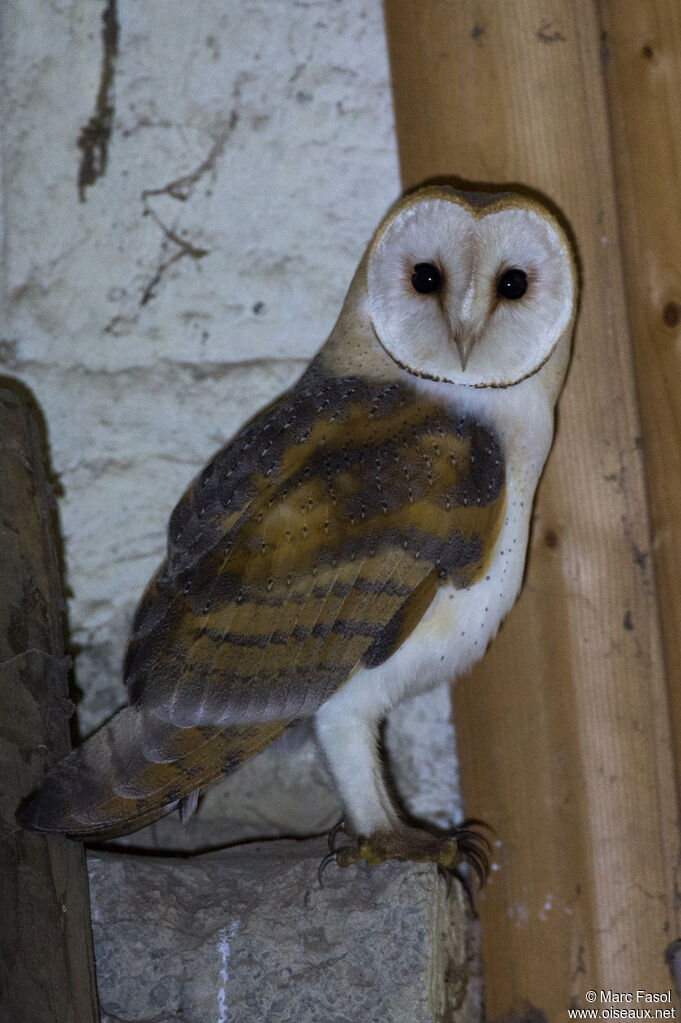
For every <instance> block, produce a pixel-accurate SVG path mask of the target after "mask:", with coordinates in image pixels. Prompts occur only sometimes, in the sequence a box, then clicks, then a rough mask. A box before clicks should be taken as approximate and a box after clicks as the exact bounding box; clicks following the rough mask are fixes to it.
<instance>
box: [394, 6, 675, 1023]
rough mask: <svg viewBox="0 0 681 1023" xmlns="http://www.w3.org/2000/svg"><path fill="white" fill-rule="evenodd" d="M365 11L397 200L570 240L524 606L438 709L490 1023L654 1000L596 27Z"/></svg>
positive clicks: (657, 669) (649, 635)
mask: <svg viewBox="0 0 681 1023" xmlns="http://www.w3.org/2000/svg"><path fill="white" fill-rule="evenodd" d="M640 6H641V7H642V6H643V0H641V4H640ZM664 6H666V5H664ZM628 10H629V7H627V11H628ZM385 13H386V23H387V31H388V47H389V54H390V60H391V69H392V76H393V87H394V98H395V115H396V125H397V135H398V146H399V153H400V162H401V168H402V175H403V183H404V185H405V187H407V186H411V185H414V184H417V183H419V182H422V181H424V180H425V179H428V178H431V177H434V176H451V175H456V176H457V177H459V178H460V179H463V180H464V181H467V182H470V183H478V184H481V183H483V182H490V183H494V184H497V185H498V184H504V183H512V182H517V183H519V184H520V185H522V186H525V187H530V188H532V189H536V190H538V191H539V192H541V193H544V194H546V195H547V196H549V197H550V198H551V199H552V200H553V201H554V202H555V203H556V204H557V205H558V206H559V207H560V208H561V209H562V211H563V212H564V214H565V216H566V218H567V220H568V222H569V223H570V225H571V227H572V229H573V231H574V234H575V237H576V239H577V244H578V249H579V255H580V262H581V269H582V277H583V287H582V300H581V309H580V316H579V322H578V329H577V335H576V341H575V350H574V356H573V360H572V366H571V371H570V374H569V379H568V383H567V386H566V390H565V392H564V395H563V397H562V399H561V403H560V410H559V429H558V433H557V439H556V443H555V445H554V450H553V452H552V454H551V457H550V460H549V465H548V469H547V471H546V473H545V476H544V479H543V482H542V484H541V486H540V493H539V500H538V502H537V505H536V509H535V520H534V528H533V533H532V541H531V551H530V560H529V568H528V572H527V576H526V580H525V586H524V590H523V594H522V597H521V599H520V601H519V604H518V605H517V606H516V609H515V610H514V611H513V612H512V614H511V616H510V618H509V621H508V622H507V623H506V625H505V627H504V628H503V630H502V633H501V634H500V636H499V637H498V639H497V640H496V642H495V644H494V645H493V647H492V648H491V650H490V652H489V653H488V655H487V658H486V659H485V661H484V662H483V663H482V665H481V666H480V667H479V668H478V669H477V670H476V671H474V672H473V673H472V674H471V675H470V676H469V677H468V678H466V679H463V680H460V682H459V683H458V684H457V686H456V688H455V695H454V706H455V720H456V726H457V733H458V741H459V752H460V757H461V773H462V785H463V793H464V801H465V806H466V811H467V813H469V814H472V815H475V816H479V817H482V818H484V819H486V820H488V821H489V822H490V823H491V824H493V825H494V827H495V828H496V831H497V839H498V846H497V848H496V860H497V867H498V869H497V870H496V871H495V873H494V874H493V878H492V881H491V883H490V884H489V886H488V888H487V889H486V891H485V892H484V893H483V895H482V897H481V899H480V910H481V917H482V926H483V957H484V960H485V989H486V995H485V997H486V1004H487V1013H488V1018H489V1019H491V1020H501V1019H511V1018H513V1019H514V1020H518V1021H520V1020H522V1019H530V1018H531V1019H540V1018H544V1017H545V1018H546V1019H547V1020H561V1021H563V1020H566V1019H567V1010H568V1008H570V1007H571V1006H585V1007H586V1005H587V1003H586V1002H585V994H586V991H587V990H589V989H595V990H596V991H597V992H600V990H601V989H603V990H606V991H607V990H608V989H612V990H616V991H623V992H626V991H631V990H633V991H634V993H635V991H636V989H637V988H645V989H647V990H648V991H651V992H666V991H667V990H668V989H669V987H670V983H671V982H670V978H669V973H668V972H667V967H666V966H665V962H664V953H665V948H666V946H667V944H668V943H669V941H670V940H671V939H672V938H675V937H677V935H678V932H679V921H678V918H677V913H678V910H677V906H676V900H675V884H674V876H673V872H674V865H675V864H676V863H677V862H679V834H678V826H677V812H678V797H677V789H676V780H675V772H674V762H673V753H672V740H671V733H670V727H669V714H668V710H669V703H668V696H667V689H666V680H665V674H664V667H663V656H662V645H661V628H660V617H659V613H658V606H657V599H656V590H655V583H654V578H653V573H652V565H651V561H652V559H651V557H650V556H649V554H650V522H649V517H648V512H647V502H646V492H645V487H644V470H643V466H642V450H643V445H642V441H641V435H642V433H641V425H640V421H639V413H638V406H637V401H636V395H635V381H634V369H633V363H632V351H631V342H630V333H629V324H628V318H627V306H626V299H625V287H624V282H623V276H622V265H621V254H620V248H619V234H620V229H621V225H620V224H619V223H618V219H617V210H616V206H615V200H614V178H613V165H612V154H611V150H610V143H609V114H608V108H607V104H606V95H605V89H604V83H603V68H602V63H603V60H604V56H605V53H604V50H603V47H602V40H601V30H600V25H599V23H598V20H597V17H596V11H595V7H594V5H593V4H592V3H591V2H587V0H571V2H569V3H563V2H558V0H548V2H544V0H542V2H539V0H506V2H505V3H503V4H501V3H498V2H495V0H474V2H463V0H449V2H446V0H420V2H419V3H406V2H403V0H386V2H385ZM627 16H628V15H627ZM623 116H624V114H623ZM642 116H644V115H643V114H642ZM678 180H679V179H678V178H676V179H674V180H669V181H667V183H666V184H667V187H669V188H677V189H678ZM644 187H645V184H644V182H643V181H641V183H640V184H639V188H638V190H634V191H636V192H637V194H638V191H640V189H641V188H644ZM632 201H633V193H632ZM649 428H650V429H651V430H652V423H649ZM657 439H658V438H657V437H656V434H655V433H654V432H651V435H650V436H649V437H647V438H646V445H645V447H646V448H647V449H649V448H650V446H651V445H654V444H655V443H656V441H657ZM676 578H677V579H679V578H681V577H680V576H679V575H678V574H677V577H676ZM677 622H678V615H677V617H676V619H675V625H674V627H677V625H676V623H677ZM599 997H600V996H599ZM528 1007H532V1008H528ZM597 1007H598V1006H597ZM533 1011H534V1012H535V1015H532V1012H533ZM537 1011H538V1012H540V1013H543V1016H537V1015H536V1012H537ZM512 1013H515V1015H512Z"/></svg>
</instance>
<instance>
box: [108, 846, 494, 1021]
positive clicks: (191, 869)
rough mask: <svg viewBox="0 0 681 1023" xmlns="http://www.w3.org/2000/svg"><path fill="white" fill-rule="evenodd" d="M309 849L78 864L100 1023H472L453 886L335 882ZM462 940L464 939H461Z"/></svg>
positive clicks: (380, 872) (473, 974) (469, 961)
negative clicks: (86, 896)
mask: <svg viewBox="0 0 681 1023" xmlns="http://www.w3.org/2000/svg"><path fill="white" fill-rule="evenodd" d="M325 851H326V843H325V841H324V840H322V839H310V840H306V841H287V840H277V841H272V842H266V843H258V844H251V845H241V846H238V847H235V848H232V849H229V850H224V851H221V852H219V853H211V854H208V855H204V856H195V857H192V858H187V859H176V858H169V857H152V856H139V855H131V854H126V853H111V852H103V851H90V852H89V853H88V871H89V876H90V892H91V901H92V919H93V931H94V938H95V954H96V960H97V980H98V987H99V998H100V1003H101V1008H102V1023H120V1021H122V1020H130V1021H132V1020H135V1021H138V1023H152V1021H153V1023H164V1021H168V1023H170V1021H182V1023H206V1021H208V1020H210V1021H213V1020H215V1021H217V1023H227V1021H229V1023H254V1021H258V1023H261V1021H262V1023H267V1021H273V1023H274V1021H276V1023H359V1021H361V1023H374V1021H375V1023H415V1021H418V1023H474V1021H475V1020H477V1019H479V1010H478V1008H477V1007H478V1006H479V1002H480V977H479V975H478V967H476V964H475V958H474V955H473V951H472V949H471V947H470V946H471V944H472V941H471V938H470V934H471V925H470V921H467V919H466V917H467V913H466V907H465V897H464V895H463V893H462V891H461V888H460V886H459V885H457V884H454V885H453V886H452V890H451V894H450V895H449V897H447V894H446V887H445V884H444V882H443V881H442V880H441V879H440V878H439V877H438V874H437V871H436V869H435V867H433V866H432V865H427V866H426V865H420V864H410V865H407V864H400V863H387V864H384V865H383V866H381V867H378V868H373V869H369V868H366V867H364V866H363V865H361V866H355V867H350V868H348V869H347V870H345V871H342V872H341V871H339V870H337V868H335V867H334V866H333V865H330V866H329V868H328V870H327V872H326V875H325V879H324V880H325V887H324V888H320V887H319V885H318V882H317V867H318V864H319V861H320V859H321V857H322V856H323V855H324V853H325ZM467 935H468V938H467V937H466V936H467Z"/></svg>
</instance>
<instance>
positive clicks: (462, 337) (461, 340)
mask: <svg viewBox="0 0 681 1023" xmlns="http://www.w3.org/2000/svg"><path fill="white" fill-rule="evenodd" d="M476 340H477V334H474V333H472V331H462V330H457V331H456V332H455V333H454V343H455V344H456V347H457V349H458V352H459V358H460V359H461V369H462V370H463V371H464V372H465V371H466V363H467V362H468V359H469V358H470V354H471V352H472V350H473V345H474V344H475V342H476Z"/></svg>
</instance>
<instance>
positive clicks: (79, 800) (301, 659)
mask: <svg viewBox="0 0 681 1023" xmlns="http://www.w3.org/2000/svg"><path fill="white" fill-rule="evenodd" d="M309 380H310V378H309V376H308V378H307V382H306V378H305V377H304V378H303V381H301V384H299V385H298V387H297V388H294V390H293V391H292V392H290V394H289V395H287V396H286V397H285V398H284V399H282V400H281V401H280V402H278V403H277V404H276V405H274V406H272V407H271V408H270V409H268V410H266V411H265V412H264V413H262V414H261V415H260V416H259V417H258V418H257V419H256V420H254V421H253V423H251V424H250V425H249V426H248V427H247V428H246V429H245V430H244V431H242V433H241V434H240V435H239V436H238V437H237V438H236V439H235V441H234V442H233V443H232V444H231V445H229V446H228V447H227V448H225V449H224V450H223V451H222V452H220V453H219V454H218V456H217V457H216V458H215V459H214V461H213V462H212V463H211V464H210V465H209V466H208V467H207V469H206V470H205V471H204V472H203V473H202V474H201V476H200V477H199V479H198V480H197V481H196V483H195V484H194V485H193V486H192V487H191V488H190V489H189V491H188V492H187V494H186V495H185V497H184V498H183V500H182V501H181V502H180V505H179V506H178V508H177V509H176V511H175V513H174V514H173V517H172V519H171V526H170V537H169V554H168V559H167V561H166V563H165V564H164V565H163V566H162V567H161V569H160V570H159V572H158V573H157V575H156V576H155V578H154V579H153V580H152V582H151V584H150V586H149V587H148V589H147V592H146V594H145V595H144V597H143V599H142V602H141V604H140V607H139V610H138V613H137V616H136V619H135V623H134V626H133V635H132V639H131V642H130V646H129V649H128V655H127V664H126V679H127V684H128V687H129V695H130V699H131V703H132V704H133V706H132V707H127V708H125V709H124V710H122V711H120V712H119V713H118V714H116V715H115V716H114V717H113V718H112V719H111V720H110V721H109V722H108V723H107V724H106V725H104V726H103V727H102V728H101V729H100V730H99V731H98V732H96V733H95V734H94V735H93V736H92V737H91V738H90V739H88V741H87V742H86V743H84V744H83V745H82V746H80V747H79V748H78V749H77V750H75V751H74V752H73V753H71V754H70V756H68V757H66V758H65V759H64V760H62V761H60V762H59V763H58V764H57V765H56V766H55V767H54V768H53V769H52V770H51V771H50V772H49V773H48V774H47V775H46V776H45V778H44V779H43V781H42V782H41V784H40V786H39V787H38V789H37V790H36V791H35V792H33V793H32V794H31V795H30V796H28V797H27V798H26V799H25V800H23V801H22V804H21V807H20V808H19V811H18V813H17V819H18V820H19V822H20V823H21V824H22V825H23V826H25V827H30V828H34V829H36V830H38V831H48V832H50V831H58V832H63V833H65V834H67V835H70V836H71V837H80V838H84V837H91V838H100V839H101V838H107V837H113V836H117V835H122V834H126V833H128V832H130V831H134V830H136V829H137V828H139V827H142V825H144V824H147V823H150V822H151V821H153V820H155V819H157V818H158V817H160V816H162V815H163V814H165V813H168V812H169V811H170V810H171V809H172V808H173V807H174V806H176V805H177V802H178V801H179V800H182V799H183V798H184V797H185V796H187V795H188V794H189V793H191V792H192V791H194V790H196V789H197V788H200V787H201V786H203V785H207V784H208V783H209V782H211V781H212V780H213V779H215V778H217V777H219V776H220V775H221V774H225V773H228V772H229V771H231V770H234V769H235V768H236V767H238V766H239V764H241V763H242V762H243V761H244V760H245V759H247V758H248V757H250V756H252V755H253V754H254V753H256V752H258V750H260V749H262V748H263V747H264V746H266V745H267V744H268V743H269V742H271V741H272V740H273V739H275V738H276V737H277V735H280V734H281V733H282V732H283V731H284V730H285V729H286V728H287V727H288V725H289V724H290V723H291V721H292V720H293V719H295V718H298V717H301V716H304V715H310V714H313V713H314V712H315V710H316V709H317V708H318V707H319V706H320V705H321V703H323V701H324V700H326V699H327V698H328V697H329V696H330V695H331V694H332V693H333V692H334V691H335V690H336V689H338V688H339V687H340V686H342V685H343V683H344V682H345V681H346V680H347V679H348V678H349V676H350V675H351V674H352V673H353V671H354V670H355V669H356V668H357V667H358V666H359V665H366V666H367V667H373V666H376V665H378V664H380V663H382V662H383V661H384V660H386V659H387V658H388V657H390V655H391V654H392V653H393V652H394V651H395V650H397V649H398V647H399V646H400V645H401V643H402V642H403V641H404V640H405V638H406V637H407V636H408V635H409V633H410V632H411V631H412V629H413V628H414V627H415V626H416V624H417V623H418V622H419V621H420V619H421V617H422V616H423V614H424V613H425V611H426V609H427V608H428V606H429V604H430V603H431V601H432V599H433V597H434V595H435V592H436V590H437V587H438V586H439V585H440V584H441V583H443V582H449V583H451V584H453V585H455V586H468V585H470V584H471V583H472V582H474V581H475V580H476V579H477V578H479V576H480V575H481V574H482V573H484V572H485V570H486V566H487V564H488V563H489V560H490V558H491V556H492V553H493V550H494V546H495V543H496V538H497V536H498V533H499V529H500V525H501V522H502V520H503V516H504V507H505V484H504V467H503V458H502V456H501V453H500V449H499V446H498V444H497V442H496V440H495V438H494V436H493V434H492V433H491V431H490V430H488V429H486V428H485V427H484V426H483V425H481V424H480V423H478V422H476V421H475V420H473V419H471V418H470V417H466V416H458V417H457V416H453V415H452V414H451V412H450V413H448V412H446V411H445V410H444V409H443V408H441V407H440V406H439V405H437V404H433V403H432V402H428V401H425V400H423V399H422V398H419V397H418V396H417V395H416V394H415V392H414V391H413V390H412V389H411V388H408V387H405V386H402V385H396V384H388V385H386V384H383V385H372V384H369V383H366V382H361V381H359V380H356V379H344V380H343V379H341V380H338V379H333V380H329V379H322V380H316V381H315V380H313V381H312V383H310V382H309Z"/></svg>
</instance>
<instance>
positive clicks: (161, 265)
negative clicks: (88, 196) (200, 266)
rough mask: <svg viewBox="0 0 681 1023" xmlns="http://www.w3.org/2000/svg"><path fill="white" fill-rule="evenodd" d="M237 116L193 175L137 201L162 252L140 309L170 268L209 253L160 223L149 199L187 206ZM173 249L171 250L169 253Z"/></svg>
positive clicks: (223, 128) (145, 193) (235, 115)
mask: <svg viewBox="0 0 681 1023" xmlns="http://www.w3.org/2000/svg"><path fill="white" fill-rule="evenodd" d="M238 120H239V115H238V113H237V111H236V110H232V112H231V114H230V117H229V120H228V121H227V122H226V123H223V124H222V125H221V127H220V131H219V132H218V134H217V137H216V138H215V140H214V142H213V145H212V146H211V148H210V150H209V152H208V155H207V156H206V157H205V159H203V160H202V161H201V163H200V164H199V165H198V167H196V168H195V169H194V170H193V171H190V172H189V173H188V174H182V175H181V176H180V177H178V178H175V179H173V180H172V181H169V182H168V183H167V184H165V185H162V186H161V187H160V188H145V189H144V191H143V192H142V194H141V196H140V198H141V200H142V203H143V207H144V208H143V211H142V215H143V216H145V217H148V216H151V218H152V219H153V221H154V223H155V224H156V225H157V226H158V227H159V228H160V229H161V231H162V232H163V238H162V240H161V248H160V251H159V254H158V261H157V265H156V270H155V271H154V273H153V274H152V276H151V277H150V279H149V280H148V281H147V283H146V285H145V286H144V288H143V289H142V295H141V298H140V301H139V304H140V306H145V305H146V304H147V302H149V301H150V300H151V299H152V298H154V297H155V295H156V289H157V287H158V285H159V284H160V283H161V280H162V279H163V276H164V274H165V273H166V271H167V270H169V269H170V267H171V266H172V265H173V264H174V263H177V262H179V261H180V260H181V259H183V258H184V257H185V256H189V257H190V258H191V259H195V260H199V259H203V257H204V256H207V255H208V253H209V251H210V250H209V249H204V248H202V247H201V246H198V245H193V244H192V243H191V242H189V241H187V239H185V238H183V237H182V236H181V235H179V234H178V233H177V231H175V230H173V229H172V228H170V227H168V226H167V225H166V224H164V223H163V221H162V220H161V218H160V217H159V215H158V214H157V213H156V211H155V210H154V209H153V207H152V206H151V205H150V204H149V201H148V200H149V199H150V198H151V197H152V196H157V195H168V196H170V197H171V199H176V200H177V201H178V202H187V200H188V199H190V198H191V197H192V195H193V192H194V188H195V186H196V185H197V183H198V182H199V181H200V180H201V178H202V177H203V176H204V175H205V174H208V173H209V172H214V171H215V165H216V163H217V161H218V159H219V158H220V156H221V155H222V153H223V151H224V148H225V145H226V144H227V139H228V138H229V136H230V135H231V133H232V132H233V131H234V129H235V127H236V125H237V122H238ZM171 246H174V250H173V249H171Z"/></svg>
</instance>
